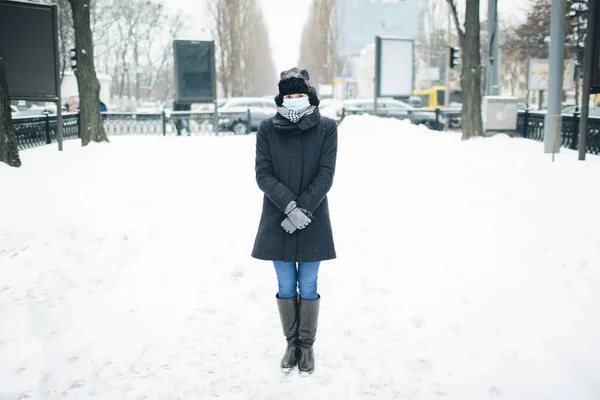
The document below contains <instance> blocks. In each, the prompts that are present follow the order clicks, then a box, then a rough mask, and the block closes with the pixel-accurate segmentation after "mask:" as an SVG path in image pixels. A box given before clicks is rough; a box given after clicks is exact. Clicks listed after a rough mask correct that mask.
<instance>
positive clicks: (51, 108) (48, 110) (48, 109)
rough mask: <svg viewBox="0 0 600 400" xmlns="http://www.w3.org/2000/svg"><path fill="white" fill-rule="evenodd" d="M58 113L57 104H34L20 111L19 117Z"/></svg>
mask: <svg viewBox="0 0 600 400" xmlns="http://www.w3.org/2000/svg"><path fill="white" fill-rule="evenodd" d="M46 114H49V115H56V104H51V103H49V104H46V105H43V106H40V105H36V104H33V105H32V106H31V107H29V108H28V109H27V110H23V111H19V114H18V116H19V117H40V116H42V115H46Z"/></svg>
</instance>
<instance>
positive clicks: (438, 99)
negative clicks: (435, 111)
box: [413, 86, 462, 108]
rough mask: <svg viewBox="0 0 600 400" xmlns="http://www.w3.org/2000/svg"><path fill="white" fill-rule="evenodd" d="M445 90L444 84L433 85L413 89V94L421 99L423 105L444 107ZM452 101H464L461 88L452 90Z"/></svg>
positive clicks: (426, 106)
mask: <svg viewBox="0 0 600 400" xmlns="http://www.w3.org/2000/svg"><path fill="white" fill-rule="evenodd" d="M445 92H446V88H445V87H444V86H432V87H431V88H430V89H425V90H413V96H414V97H419V98H420V99H421V107H425V108H436V107H440V108H444V107H445V104H444V96H445ZM450 103H462V92H461V91H460V90H453V91H451V92H450Z"/></svg>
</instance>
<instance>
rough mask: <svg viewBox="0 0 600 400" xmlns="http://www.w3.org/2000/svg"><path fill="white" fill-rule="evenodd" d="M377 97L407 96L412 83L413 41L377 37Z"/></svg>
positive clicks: (411, 90)
mask: <svg viewBox="0 0 600 400" xmlns="http://www.w3.org/2000/svg"><path fill="white" fill-rule="evenodd" d="M377 44H378V45H377V56H376V57H377V58H376V66H375V74H376V75H377V82H378V85H377V86H378V87H377V95H378V97H409V96H411V95H412V92H413V83H414V75H415V71H414V42H413V41H412V40H407V39H398V38H383V37H377Z"/></svg>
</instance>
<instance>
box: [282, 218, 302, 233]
mask: <svg viewBox="0 0 600 400" xmlns="http://www.w3.org/2000/svg"><path fill="white" fill-rule="evenodd" d="M281 227H282V228H283V230H284V231H286V232H287V233H289V234H290V235H291V234H292V233H294V232H296V231H297V230H298V228H296V226H295V225H294V224H292V221H290V219H289V218H286V219H284V220H283V222H282V223H281Z"/></svg>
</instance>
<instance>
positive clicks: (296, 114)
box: [277, 106, 317, 124]
mask: <svg viewBox="0 0 600 400" xmlns="http://www.w3.org/2000/svg"><path fill="white" fill-rule="evenodd" d="M316 108H317V107H315V106H308V107H304V108H302V109H300V110H288V109H287V108H285V107H277V112H278V113H279V114H281V116H282V117H284V118H287V119H289V120H290V121H291V122H292V123H294V124H296V123H298V121H300V120H301V119H302V118H304V117H306V116H307V115H311V114H313V113H314V112H315V110H316Z"/></svg>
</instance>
